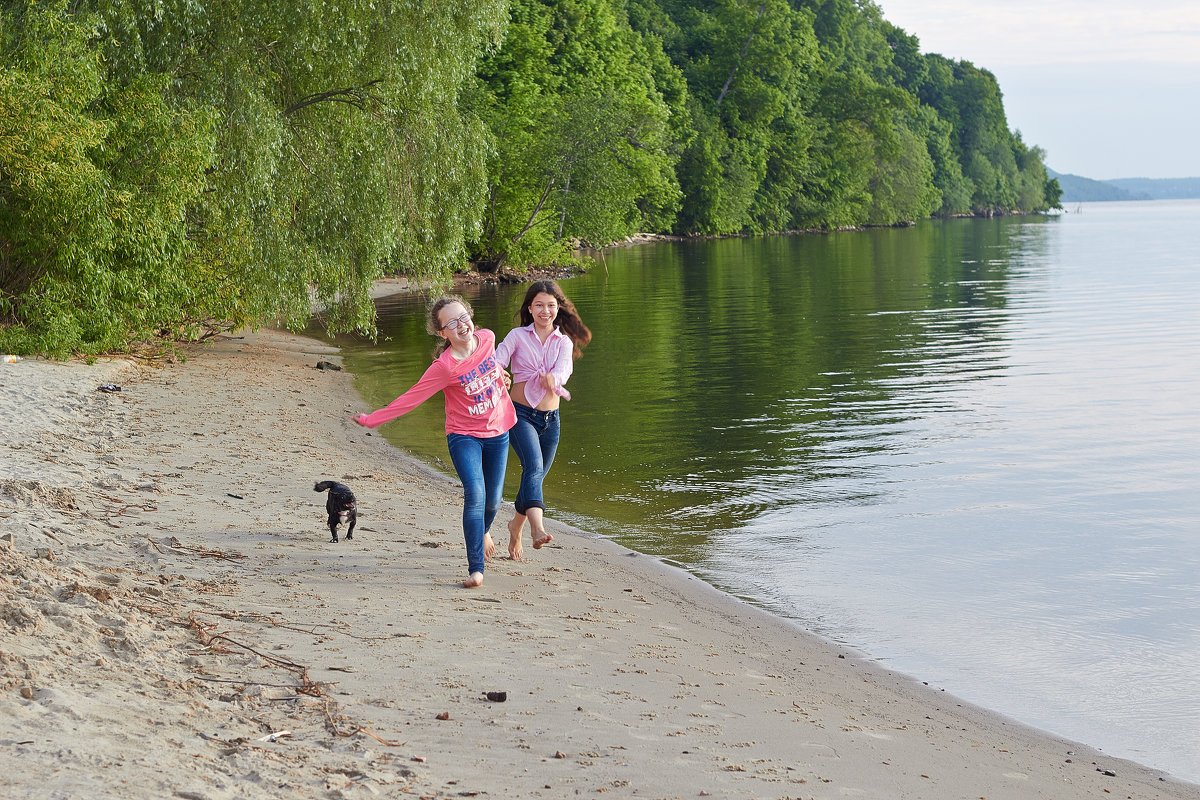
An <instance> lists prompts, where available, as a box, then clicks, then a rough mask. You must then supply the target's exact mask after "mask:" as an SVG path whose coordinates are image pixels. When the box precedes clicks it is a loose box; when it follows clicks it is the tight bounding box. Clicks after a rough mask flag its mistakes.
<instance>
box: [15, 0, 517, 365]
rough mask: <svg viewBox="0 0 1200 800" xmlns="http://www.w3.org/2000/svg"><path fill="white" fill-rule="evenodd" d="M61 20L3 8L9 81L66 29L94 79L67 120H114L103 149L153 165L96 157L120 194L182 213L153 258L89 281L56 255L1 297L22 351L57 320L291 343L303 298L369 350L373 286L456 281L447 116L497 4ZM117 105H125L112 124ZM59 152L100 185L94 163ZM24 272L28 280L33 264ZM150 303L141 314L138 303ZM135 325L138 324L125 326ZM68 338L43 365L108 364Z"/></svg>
mask: <svg viewBox="0 0 1200 800" xmlns="http://www.w3.org/2000/svg"><path fill="white" fill-rule="evenodd" d="M74 8H75V9H76V16H75V17H71V16H70V15H69V14H68V13H67V10H66V7H65V6H64V5H63V4H62V3H58V4H55V5H47V4H44V3H40V2H37V0H28V1H27V2H14V3H11V4H9V5H8V6H6V10H5V12H4V13H5V16H4V20H5V33H6V42H7V43H8V46H7V49H6V53H7V54H8V55H7V58H8V61H9V63H13V64H15V65H18V66H19V65H20V64H21V61H22V59H25V60H28V59H31V58H34V56H33V55H31V53H32V51H33V50H34V49H35V48H37V47H43V46H44V42H42V41H41V40H44V39H46V38H47V37H46V36H45V35H41V34H35V33H34V31H35V30H36V28H34V27H31V25H32V23H33V21H34V20H35V19H40V18H41V17H40V16H38V15H44V14H49V15H50V17H49V18H53V19H57V20H60V21H61V23H62V24H63V25H67V26H74V29H76V30H78V31H79V33H77V34H74V37H75V38H74V40H73V41H74V42H75V45H74V47H75V50H73V51H72V52H73V53H75V55H77V57H78V58H79V59H83V60H87V59H91V61H89V63H90V64H93V65H95V66H94V67H93V68H92V70H91V72H90V73H88V74H89V75H91V76H92V85H94V87H95V90H94V94H93V96H92V99H91V100H89V101H88V102H84V103H80V104H79V105H78V107H77V108H78V110H79V113H81V114H84V115H90V114H99V115H102V116H103V115H112V114H115V113H121V110H122V109H123V113H125V114H126V116H127V117H128V118H129V119H127V120H126V123H125V124H122V125H113V127H112V128H111V130H112V131H113V133H111V134H109V135H116V134H117V133H120V132H122V131H125V132H127V133H126V134H124V135H125V136H126V138H124V139H122V140H121V146H122V147H123V148H124V151H123V152H128V151H129V149H130V147H131V146H132V145H130V144H129V142H130V141H132V140H131V139H129V138H128V137H129V136H134V137H136V135H137V134H138V132H140V133H141V135H142V136H143V140H142V141H141V142H140V144H139V147H141V148H142V149H143V150H145V151H152V150H154V149H156V148H157V149H159V150H161V151H162V152H164V153H171V154H172V155H170V156H169V157H168V156H164V157H162V158H161V159H159V162H161V163H159V162H153V163H158V167H157V168H158V169H159V172H158V173H146V171H145V170H143V169H142V167H143V166H144V165H145V164H148V163H152V162H150V161H149V160H147V158H146V157H145V156H141V157H140V160H138V161H136V162H134V161H130V160H129V158H128V156H126V157H125V158H126V160H125V161H121V160H120V158H121V156H120V155H115V156H111V157H112V158H113V164H114V165H115V166H120V165H122V164H127V163H132V164H134V165H135V167H136V169H135V170H134V171H137V172H139V174H143V175H147V176H148V177H144V178H139V180H140V181H141V184H139V191H142V190H144V189H145V187H153V188H155V189H156V191H158V192H160V193H162V194H164V195H169V196H170V197H172V198H181V199H182V200H183V202H182V207H180V206H179V205H176V206H172V212H173V213H174V212H178V214H177V216H175V217H171V219H172V220H174V223H175V228H174V229H173V231H172V232H171V234H170V236H169V237H168V240H169V242H171V243H172V246H170V247H168V246H159V247H157V249H155V250H153V252H152V254H151V255H149V256H147V257H146V258H141V259H137V258H130V257H128V256H127V255H126V254H125V253H124V252H116V253H115V254H114V255H113V257H112V258H111V259H110V260H109V261H107V262H103V263H102V262H99V261H96V260H87V259H85V258H83V257H82V256H81V255H80V254H79V253H69V254H66V255H65V256H63V257H62V258H60V259H59V260H58V261H56V262H54V268H53V269H51V270H49V271H47V272H46V273H44V274H42V275H40V276H38V280H37V281H35V282H33V283H29V285H28V287H27V288H25V287H21V286H17V287H16V289H17V292H20V294H17V292H10V294H9V296H8V301H7V302H8V308H9V309H10V312H9V313H10V317H9V319H10V320H11V321H14V322H19V323H20V327H21V328H23V329H25V331H26V333H29V334H30V335H32V331H34V330H41V331H43V332H47V333H46V335H47V336H53V335H54V334H53V333H52V332H53V331H57V330H59V329H60V328H61V325H62V323H63V320H62V319H61V318H60V317H61V315H63V314H65V315H67V316H68V317H78V318H80V319H82V318H83V317H84V316H85V314H86V315H87V316H98V317H105V316H107V317H108V318H110V319H112V320H114V323H113V324H114V325H118V326H119V324H125V326H126V331H125V334H124V337H123V338H124V339H125V340H128V339H129V338H134V337H138V336H142V335H144V334H145V333H146V332H147V328H148V327H149V323H150V322H154V323H155V324H157V323H158V321H160V319H161V320H162V321H164V323H165V321H167V320H172V319H174V320H175V321H176V322H177V323H180V322H182V323H190V325H189V326H188V328H189V330H190V331H191V332H194V331H195V325H196V324H198V323H200V322H202V321H215V322H216V324H217V325H218V326H220V327H230V326H239V325H246V324H248V325H259V324H265V323H267V322H272V321H276V320H282V321H284V322H286V323H287V324H289V325H291V326H300V325H303V324H306V322H307V320H308V318H309V315H310V313H311V308H312V300H313V298H314V296H315V298H316V299H317V300H318V301H319V302H320V303H322V304H323V305H324V306H325V308H326V313H325V315H324V319H325V321H326V323H327V324H328V325H329V326H330V327H331V328H332V329H334V330H347V329H352V328H353V329H357V330H360V331H364V332H370V331H372V330H373V324H374V305H373V304H372V303H371V302H370V296H369V289H370V285H371V282H372V281H373V280H374V279H375V278H377V277H379V276H380V275H382V274H383V273H384V271H385V270H399V271H404V272H406V273H409V274H414V275H424V276H431V277H434V278H444V277H445V276H447V275H448V274H449V273H450V271H451V270H452V269H454V268H456V267H458V266H459V265H461V264H462V263H463V260H464V258H465V242H466V240H467V238H468V237H471V238H473V237H474V235H475V231H476V230H477V226H478V221H479V219H480V216H481V214H482V208H483V200H484V198H485V194H484V186H485V182H484V174H485V173H484V164H485V162H486V158H487V154H488V147H489V144H488V142H489V139H488V136H487V134H486V130H485V129H484V127H483V126H482V125H481V124H480V122H479V120H478V119H477V118H475V117H473V116H472V115H471V114H469V113H463V112H462V110H461V109H460V106H459V103H458V98H459V94H460V92H461V89H462V86H463V85H464V83H465V82H466V81H467V80H468V79H469V78H470V77H471V75H472V74H473V71H474V68H475V64H476V60H477V57H478V55H479V54H480V52H481V49H482V48H483V47H485V46H486V45H487V44H488V43H489V42H492V43H494V42H496V41H498V40H499V39H500V38H501V36H502V33H503V14H502V11H503V3H502V2H501V0H470V1H468V0H444V2H439V3H437V4H428V3H423V2H417V0H339V1H338V2H325V0H307V2H304V3H302V4H300V6H297V5H296V4H290V5H286V6H280V5H279V4H276V3H270V2H266V0H230V2H227V3H218V4H208V3H194V2H192V1H191V0H162V1H161V2H158V3H155V4H152V5H151V6H145V5H144V4H143V3H141V2H139V1H138V0H91V2H88V0H79V1H78V2H76V3H75V4H74ZM43 27H44V26H43ZM38 36H40V39H38ZM97 56H99V59H98V60H96V57H97ZM25 71H26V72H29V70H28V69H26V70H25ZM127 96H135V97H138V98H140V99H139V100H137V101H133V102H129V103H126V104H124V105H122V104H121V103H120V102H119V99H120V98H123V97H127ZM105 121H109V120H105ZM171 126H174V127H173V128H171ZM169 128H171V129H170V130H168V129H169ZM185 134H186V135H185ZM189 137H190V138H189ZM113 142H114V145H115V144H116V140H113ZM189 142H190V144H189ZM174 148H184V149H185V150H186V152H187V154H188V156H189V158H182V157H179V156H177V155H174ZM75 151H76V152H80V153H82V154H83V156H82V157H83V158H85V159H86V160H88V161H91V162H92V164H93V166H94V167H96V168H99V169H101V170H102V171H103V170H105V169H107V162H106V161H105V159H106V158H108V157H110V150H108V149H105V147H100V148H93V149H89V147H88V146H85V145H83V144H80V145H79V146H78V147H76V148H75ZM171 170H174V171H173V172H172V171H171ZM186 170H190V172H187V174H184V173H185V171H186ZM114 174H115V173H114ZM196 175H200V176H202V181H201V182H199V184H197V182H196V181H195V180H194V178H195V176H196ZM142 184H144V186H143V185H142ZM9 211H10V215H9V218H10V219H13V218H21V219H23V220H36V219H37V218H38V217H39V215H40V214H41V213H42V212H41V211H40V210H39V209H37V208H33V207H31V206H29V205H27V204H26V203H25V202H24V201H23V199H17V200H15V201H14V202H13V203H12V204H10V208H9ZM146 213H149V212H148V211H146V210H142V209H134V210H132V211H131V213H130V214H129V215H128V217H127V218H125V219H126V221H128V222H129V223H130V228H131V231H135V232H136V231H138V230H140V229H145V223H146V222H152V221H153V220H154V219H156V217H154V216H153V215H151V216H150V217H149V218H145V219H143V216H144V215H145V214H146ZM109 218H110V219H115V220H117V221H118V224H120V221H121V220H122V219H123V218H122V217H121V216H120V215H116V216H113V215H111V214H110V215H109ZM157 218H159V219H165V218H166V217H164V216H162V215H160V216H159V217H157ZM30 224H33V223H32V222H31V223H30ZM47 227H48V226H47ZM149 230H153V228H150V229H149ZM0 236H2V237H3V238H4V239H5V240H10V241H11V240H12V238H13V234H12V233H11V232H10V231H8V230H5V231H0ZM93 238H95V237H93ZM101 241H102V240H101ZM31 258H33V257H31ZM37 258H40V262H39V263H42V262H46V254H45V252H43V253H42V254H41V255H40V256H39V257H36V258H35V260H37ZM172 276H179V277H178V279H177V280H171V277H172ZM163 286H167V287H172V286H173V287H176V288H175V289H172V290H171V291H169V292H168V291H167V290H165V289H163V290H160V288H159V287H163ZM55 287H57V288H55ZM95 287H110V288H109V289H97V288H95ZM150 287H155V288H154V289H153V291H155V292H157V294H155V295H154V296H148V295H147V292H150V291H151V288H150ZM103 291H107V292H108V295H106V296H107V297H108V298H109V299H108V300H105V299H104V297H103V296H100V294H98V293H101V292H103ZM93 296H95V298H94V299H95V304H93V305H91V306H89V307H88V310H86V312H85V310H84V308H83V307H82V306H81V307H80V308H79V309H77V310H73V309H72V308H70V307H66V306H62V303H63V302H65V301H63V300H61V299H60V300H59V301H58V302H59V303H60V306H59V307H60V312H59V314H60V316H59V317H56V316H53V314H52V311H51V308H50V306H48V305H47V304H46V303H47V302H48V301H45V302H41V303H40V305H38V304H35V303H34V300H36V299H37V298H51V297H57V298H78V297H93ZM172 301H173V302H174V304H173V305H172ZM106 304H107V305H108V307H105V306H106ZM120 304H124V305H121V306H120V307H118V305H120ZM135 305H139V306H140V307H144V308H145V309H147V311H146V317H145V319H142V318H138V317H136V316H130V315H129V314H128V313H127V312H126V311H125V309H126V308H129V307H133V306H135ZM106 312H107V313H106ZM151 316H152V317H153V318H154V319H153V320H151ZM87 324H88V323H85V322H82V321H78V322H76V323H74V325H75V327H76V328H78V329H79V330H80V331H81V332H80V333H79V334H78V335H77V336H75V337H74V340H72V341H70V342H68V341H66V340H65V339H64V340H63V341H60V342H59V344H58V345H56V346H58V347H63V346H65V347H69V348H71V349H83V350H92V351H97V350H101V349H106V348H111V347H115V346H119V340H121V339H122V336H121V335H119V334H118V333H117V332H116V330H115V329H114V330H113V331H110V332H108V333H106V334H105V335H103V336H101V335H100V334H99V333H98V332H89V331H87V330H85V328H86V325H87ZM182 332H185V333H186V332H188V331H182ZM61 338H62V337H61V336H60V339H61ZM46 346H47V347H48V346H49V345H46Z"/></svg>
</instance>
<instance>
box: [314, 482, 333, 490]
mask: <svg viewBox="0 0 1200 800" xmlns="http://www.w3.org/2000/svg"><path fill="white" fill-rule="evenodd" d="M332 488H333V481H321V482H320V483H314V484H313V491H314V492H326V491H329V490H330V489H332Z"/></svg>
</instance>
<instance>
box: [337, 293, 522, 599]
mask: <svg viewBox="0 0 1200 800" xmlns="http://www.w3.org/2000/svg"><path fill="white" fill-rule="evenodd" d="M426 327H427V328H428V329H429V332H430V333H432V334H433V335H435V336H438V337H440V338H441V339H444V340H445V341H444V342H443V343H442V345H441V352H440V354H439V355H438V357H437V358H436V359H435V360H434V362H433V364H431V365H430V366H429V369H427V370H425V374H424V375H422V376H421V379H420V380H418V381H417V382H416V383H415V384H414V385H413V387H412V388H411V389H409V390H408V391H407V392H405V393H404V394H402V395H400V396H399V397H397V398H396V399H395V400H393V401H392V402H391V403H389V404H388V405H387V406H386V407H385V408H381V409H379V410H378V411H375V412H372V413H370V414H360V415H359V416H358V417H356V418H355V420H354V421H355V422H357V423H358V424H359V425H362V426H364V427H367V428H378V427H379V426H380V425H382V424H383V423H385V422H387V421H389V420H393V419H395V418H396V417H399V416H401V415H402V414H407V413H408V412H409V411H412V410H413V409H414V408H416V407H417V406H419V405H421V403H423V402H425V401H426V400H428V399H429V398H430V397H432V396H433V395H434V394H436V393H437V392H441V393H442V394H443V395H445V398H446V445H447V447H448V448H449V450H450V460H451V461H452V462H453V463H454V469H455V471H456V472H457V473H458V477H459V479H460V480H462V484H463V536H464V538H465V539H466V542H467V573H468V577H467V579H466V580H465V581H463V586H466V587H467V588H473V587H476V586H482V585H483V567H484V562H485V561H486V560H487V559H488V558H490V557H491V555H492V551H493V550H495V545H493V544H492V537H491V535H490V534H489V533H488V530H489V529H490V528H491V526H492V520H494V519H495V518H496V512H497V511H498V510H499V509H500V497H501V492H502V491H503V489H504V468H505V466H507V463H508V431H509V429H510V428H512V426H513V424H514V423H515V422H516V414H515V412H514V410H513V404H512V400H511V399H509V396H508V390H507V389H506V388H505V385H504V381H503V375H502V371H501V369H500V364H499V362H497V360H496V352H495V344H496V335H495V334H494V333H492V332H491V331H489V330H487V329H486V328H481V329H479V330H476V328H475V325H474V323H472V321H471V306H470V305H468V304H467V301H465V300H463V299H462V298H461V297H456V296H453V295H447V296H444V297H440V298H438V299H437V300H435V301H434V302H433V304H432V305H430V307H429V317H428V319H427V320H426Z"/></svg>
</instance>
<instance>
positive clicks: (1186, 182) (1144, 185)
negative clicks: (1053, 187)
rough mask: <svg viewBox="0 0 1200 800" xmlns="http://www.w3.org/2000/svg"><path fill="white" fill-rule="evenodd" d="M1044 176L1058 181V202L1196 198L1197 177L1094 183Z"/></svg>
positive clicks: (1199, 183) (1199, 194)
mask: <svg viewBox="0 0 1200 800" xmlns="http://www.w3.org/2000/svg"><path fill="white" fill-rule="evenodd" d="M1046 174H1047V175H1049V176H1050V177H1051V178H1057V179H1058V185H1059V186H1061V187H1062V190H1063V194H1062V202H1064V203H1092V202H1102V201H1105V200H1179V199H1183V198H1191V197H1200V178H1115V179H1113V180H1107V181H1097V180H1093V179H1091V178H1084V177H1082V176H1080V175H1069V174H1065V173H1061V172H1055V171H1054V170H1052V169H1050V168H1049V167H1047V168H1046Z"/></svg>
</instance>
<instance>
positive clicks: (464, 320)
mask: <svg viewBox="0 0 1200 800" xmlns="http://www.w3.org/2000/svg"><path fill="white" fill-rule="evenodd" d="M470 323H471V315H470V314H463V315H462V316H461V317H455V318H454V319H452V320H450V321H449V322H447V323H446V324H445V325H443V326H442V327H440V328H438V330H439V331H444V330H446V329H447V328H449V329H450V330H452V331H454V330H458V326H459V325H469V324H470Z"/></svg>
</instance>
